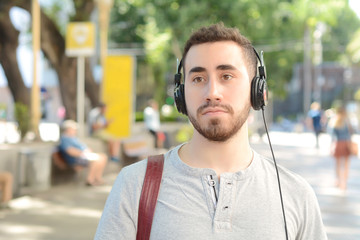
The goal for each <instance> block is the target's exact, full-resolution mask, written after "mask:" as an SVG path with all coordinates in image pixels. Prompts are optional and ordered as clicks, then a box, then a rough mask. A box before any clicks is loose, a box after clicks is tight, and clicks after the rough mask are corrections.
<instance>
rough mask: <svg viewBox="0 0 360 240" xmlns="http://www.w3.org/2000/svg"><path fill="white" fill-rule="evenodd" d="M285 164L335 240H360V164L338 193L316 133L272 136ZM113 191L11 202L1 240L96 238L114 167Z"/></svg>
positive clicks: (265, 150) (261, 144)
mask: <svg viewBox="0 0 360 240" xmlns="http://www.w3.org/2000/svg"><path fill="white" fill-rule="evenodd" d="M270 137H271V140H272V143H273V148H274V153H275V157H276V159H277V162H278V164H279V165H283V166H285V167H287V168H289V169H290V170H292V171H294V172H296V173H298V174H300V175H301V176H303V177H304V178H305V179H306V180H307V181H308V182H309V183H310V184H311V185H312V187H313V188H314V190H315V192H316V194H317V197H318V200H319V204H320V208H321V211H322V216H323V221H324V224H325V227H326V231H327V234H328V238H329V239H330V240H358V239H360V160H359V159H358V158H355V157H354V158H352V162H351V170H350V177H349V182H348V189H347V191H346V192H341V191H339V190H338V189H336V188H334V184H335V178H334V175H335V174H334V172H335V170H334V160H333V158H332V157H331V156H329V144H330V139H329V136H328V135H323V136H321V138H320V148H319V149H316V148H315V147H314V146H315V139H314V137H313V135H312V134H311V133H301V134H297V133H285V132H271V133H270ZM251 145H252V146H253V148H254V149H255V150H256V151H257V152H259V153H261V154H263V155H265V156H267V157H271V152H270V149H269V145H268V143H267V140H266V138H262V139H260V138H256V137H253V138H251ZM112 164H113V163H112ZM111 167H112V170H111V171H109V172H108V173H107V174H106V176H105V179H106V180H107V182H108V184H109V185H107V186H101V187H86V186H85V185H84V184H83V183H80V182H79V183H76V184H70V185H69V184H68V185H60V186H54V187H52V188H51V189H50V190H48V191H45V192H39V193H36V194H33V195H31V196H23V197H20V198H17V199H14V200H13V201H12V202H11V206H12V209H11V210H1V211H0V240H5V239H6V240H8V239H17V240H25V239H27V240H40V239H51V240H58V239H59V240H60V239H77V240H82V239H84V240H85V239H93V236H94V233H95V231H96V227H97V224H98V221H99V218H100V216H101V212H102V209H103V206H104V203H105V200H106V197H107V195H108V194H109V191H110V190H111V184H112V183H113V181H114V180H115V178H116V175H117V172H118V171H119V169H120V167H119V166H116V165H111Z"/></svg>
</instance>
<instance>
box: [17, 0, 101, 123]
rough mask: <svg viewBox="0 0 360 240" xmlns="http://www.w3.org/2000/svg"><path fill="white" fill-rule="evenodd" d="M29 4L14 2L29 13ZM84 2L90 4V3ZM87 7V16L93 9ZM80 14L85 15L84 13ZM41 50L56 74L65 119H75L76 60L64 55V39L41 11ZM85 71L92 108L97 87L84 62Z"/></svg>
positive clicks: (86, 86)
mask: <svg viewBox="0 0 360 240" xmlns="http://www.w3.org/2000/svg"><path fill="white" fill-rule="evenodd" d="M30 2H31V1H27V0H18V1H15V3H16V6H18V7H21V8H24V9H25V10H27V11H29V12H30V13H31V11H30ZM85 2H89V3H91V2H92V1H85ZM89 5H90V7H86V8H84V11H86V12H87V11H89V13H88V16H89V15H90V13H91V11H92V9H93V7H91V6H92V5H93V4H89ZM81 14H82V16H83V15H85V14H84V12H82V13H81ZM85 16H86V15H85ZM41 50H42V51H43V53H44V55H45V57H46V58H47V59H48V60H49V62H50V63H51V64H52V66H53V68H54V69H55V71H56V73H57V76H58V80H59V87H60V92H61V98H62V102H63V104H64V106H65V109H66V118H67V119H76V110H77V109H76V80H77V77H76V76H77V75H76V71H77V64H76V59H75V58H70V57H67V56H66V55H65V39H64V37H63V36H62V35H61V33H60V31H59V29H58V28H57V26H56V24H55V23H54V22H53V21H52V20H51V19H50V18H49V17H48V16H47V15H46V14H44V12H43V11H41ZM85 69H86V70H85V71H86V73H85V91H86V93H87V96H88V97H89V99H90V102H91V104H92V106H94V105H97V104H98V102H99V86H98V84H96V82H95V80H94V77H93V75H92V73H91V71H90V70H89V69H90V64H89V61H86V62H85Z"/></svg>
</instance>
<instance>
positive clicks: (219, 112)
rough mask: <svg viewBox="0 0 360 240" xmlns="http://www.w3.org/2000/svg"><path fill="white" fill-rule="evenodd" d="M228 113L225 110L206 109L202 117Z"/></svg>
mask: <svg viewBox="0 0 360 240" xmlns="http://www.w3.org/2000/svg"><path fill="white" fill-rule="evenodd" d="M227 112H228V111H227V110H226V109H223V108H206V109H204V111H203V112H202V115H219V114H223V113H227Z"/></svg>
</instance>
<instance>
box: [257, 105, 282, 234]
mask: <svg viewBox="0 0 360 240" xmlns="http://www.w3.org/2000/svg"><path fill="white" fill-rule="evenodd" d="M261 110H262V111H261V112H262V116H263V120H264V126H265V131H266V135H267V138H268V140H269V146H270V150H271V154H272V157H273V160H274V166H275V169H276V175H277V181H278V186H279V193H280V201H281V208H282V213H283V217H284V227H285V235H286V240H288V239H289V238H288V230H287V224H286V217H285V208H284V202H283V197H282V192H281V184H280V175H279V170H278V167H277V164H276V160H275V155H274V151H273V148H272V145H271V141H270V136H269V131H268V128H267V125H266V120H265V114H264V106H262V107H261Z"/></svg>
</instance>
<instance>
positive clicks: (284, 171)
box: [259, 155, 313, 194]
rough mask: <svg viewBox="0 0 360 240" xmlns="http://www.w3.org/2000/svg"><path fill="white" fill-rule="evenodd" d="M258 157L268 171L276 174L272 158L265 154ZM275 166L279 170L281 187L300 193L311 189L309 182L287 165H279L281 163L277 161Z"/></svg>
mask: <svg viewBox="0 0 360 240" xmlns="http://www.w3.org/2000/svg"><path fill="white" fill-rule="evenodd" d="M259 158H260V160H261V162H262V164H263V165H264V166H266V169H267V170H268V171H273V172H274V174H276V169H275V164H274V160H273V159H270V158H267V157H265V156H262V155H259ZM276 165H277V168H278V171H279V177H280V182H281V186H282V188H286V189H288V190H290V191H291V190H296V191H297V192H300V194H305V193H306V192H309V191H313V190H312V187H311V186H310V184H309V183H308V182H307V181H306V180H305V178H303V177H302V176H300V175H299V174H298V173H296V172H294V171H292V170H290V169H289V168H287V167H284V166H282V165H281V163H280V164H279V163H277V164H276Z"/></svg>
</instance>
